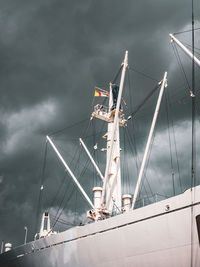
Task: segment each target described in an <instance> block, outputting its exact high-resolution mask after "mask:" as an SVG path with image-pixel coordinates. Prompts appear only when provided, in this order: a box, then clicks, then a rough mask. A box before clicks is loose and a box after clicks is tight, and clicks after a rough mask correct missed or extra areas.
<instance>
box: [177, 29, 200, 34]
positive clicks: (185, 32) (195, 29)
mask: <svg viewBox="0 0 200 267" xmlns="http://www.w3.org/2000/svg"><path fill="white" fill-rule="evenodd" d="M193 30H194V31H197V30H200V28H196V29H190V30H186V31H182V32H175V33H173V35H178V34H182V33H186V32H191V31H193Z"/></svg>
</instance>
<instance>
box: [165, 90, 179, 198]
mask: <svg viewBox="0 0 200 267" xmlns="http://www.w3.org/2000/svg"><path fill="white" fill-rule="evenodd" d="M165 109H166V118H167V132H168V141H169V153H170V165H171V174H172V186H173V196H175V194H176V192H175V183H174V166H173V156H172V144H171V134H170V125H169V110H168V99H167V94H166V93H165Z"/></svg>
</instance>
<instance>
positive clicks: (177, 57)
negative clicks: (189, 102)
mask: <svg viewBox="0 0 200 267" xmlns="http://www.w3.org/2000/svg"><path fill="white" fill-rule="evenodd" d="M171 44H172V48H173V51H174V54H175V56H176V59H177V61H178V63H179V67H180V69H181V71H182V73H183V76H184V78H185V81H186V83H187V86H188V89H189V91H191V89H190V84H189V82H188V79H187V76H186V73H185V70H184V68H183V65H182V62H181V59H180V56H179V53H178V50H177V47H176V46H175V45H174V44H173V43H171Z"/></svg>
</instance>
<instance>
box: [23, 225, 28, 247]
mask: <svg viewBox="0 0 200 267" xmlns="http://www.w3.org/2000/svg"><path fill="white" fill-rule="evenodd" d="M24 230H25V237H24V245H25V244H26V241H27V232H28V228H27V227H26V226H24Z"/></svg>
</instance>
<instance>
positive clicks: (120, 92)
mask: <svg viewBox="0 0 200 267" xmlns="http://www.w3.org/2000/svg"><path fill="white" fill-rule="evenodd" d="M127 66H128V51H126V53H125V57H124V61H123V69H122V75H121V80H120V86H119V93H118V98H117V106H116V110H115V117H114V123H113V130H112V133H111V144H110V147H111V150H110V156H109V159H108V164H107V166H106V171H105V179H104V184H103V191H102V199H101V204H103V202H104V197H105V188H106V185H107V182H108V173H109V170H110V165H111V158H112V152H113V144H114V138H115V132H116V126H117V123H118V120H119V108H120V103H121V97H122V91H123V86H124V79H125V73H126V68H127Z"/></svg>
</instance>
